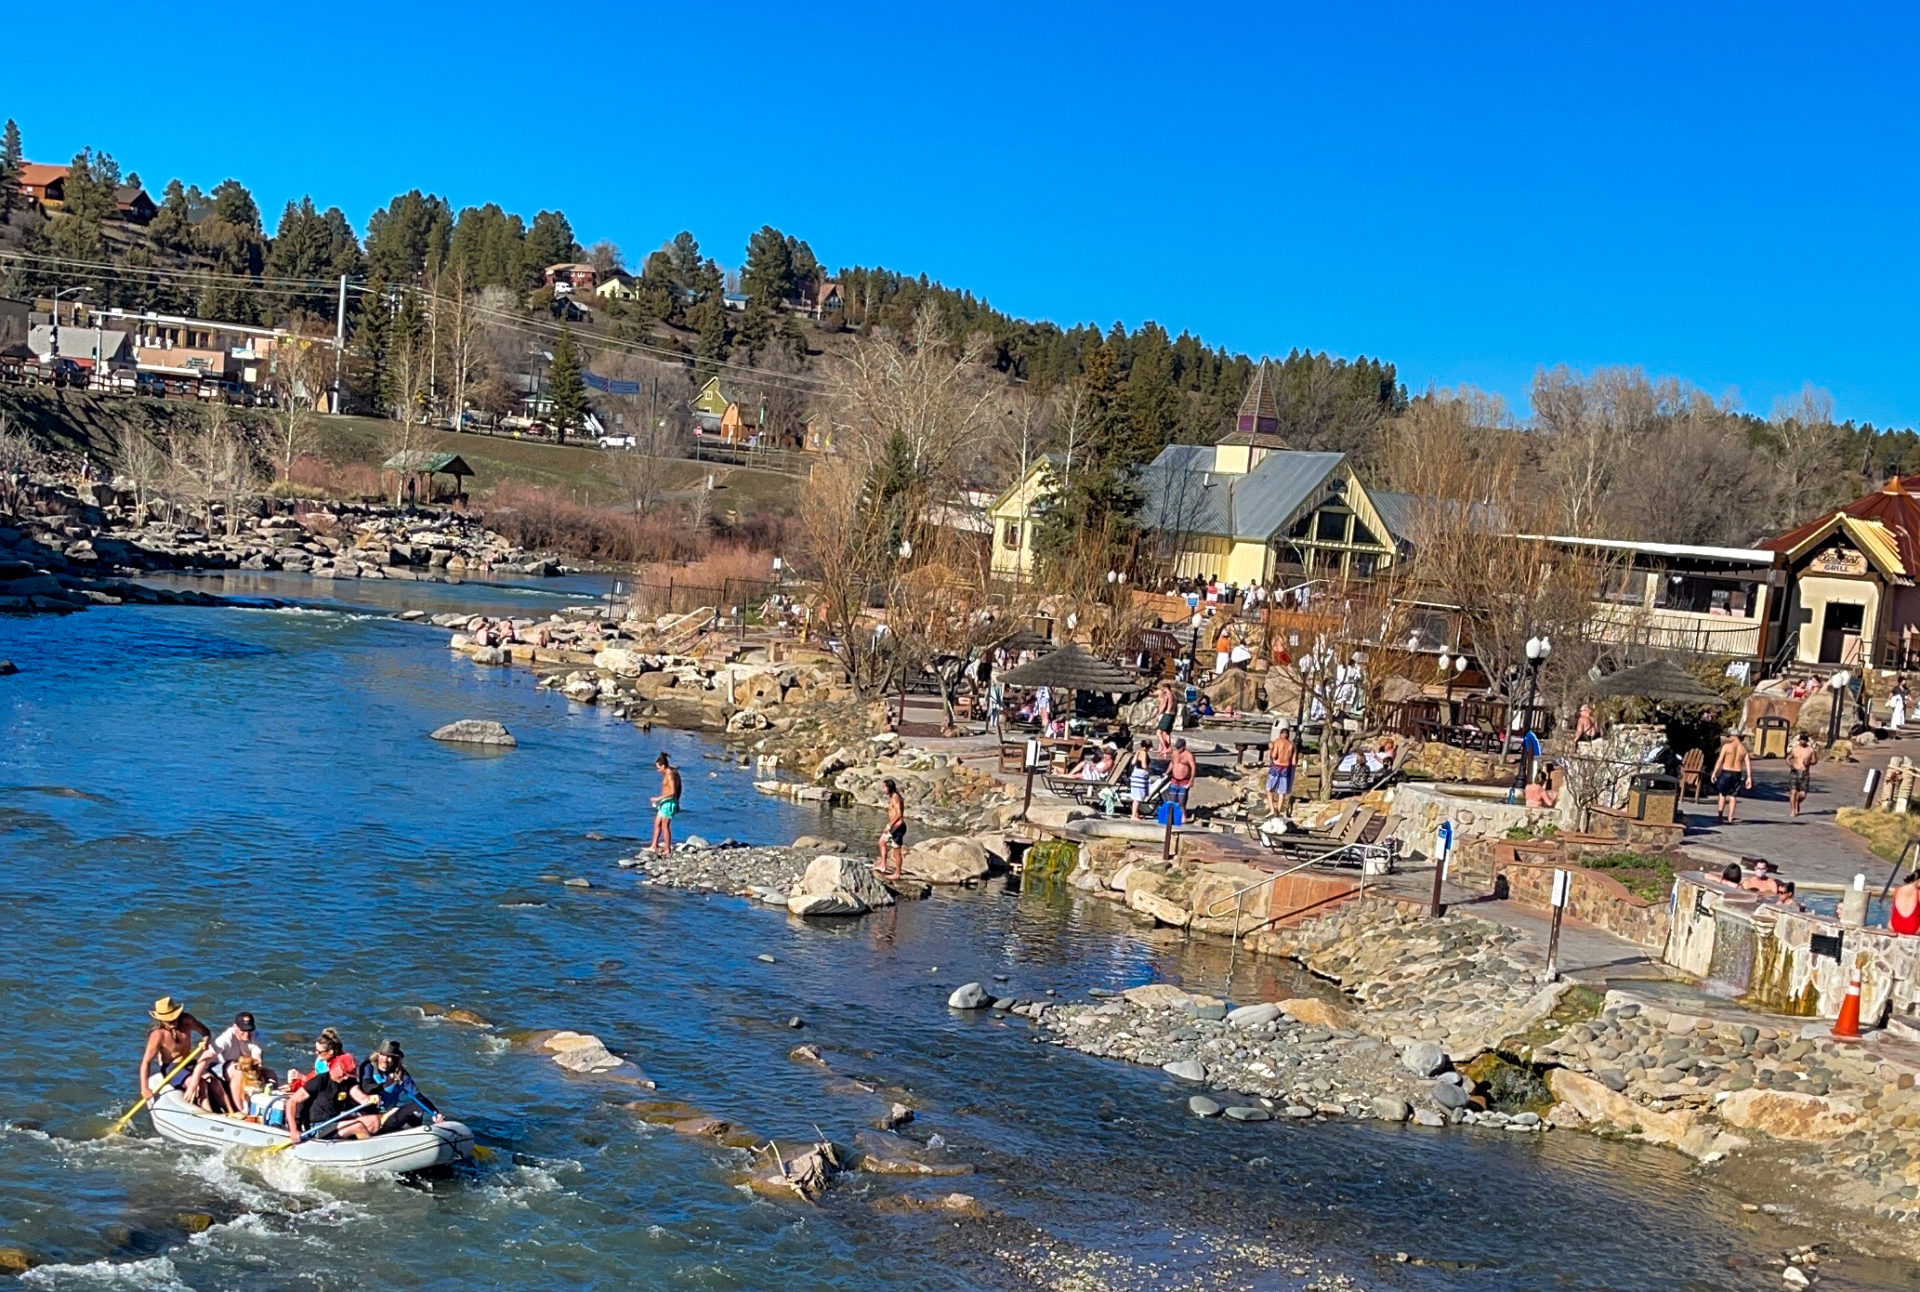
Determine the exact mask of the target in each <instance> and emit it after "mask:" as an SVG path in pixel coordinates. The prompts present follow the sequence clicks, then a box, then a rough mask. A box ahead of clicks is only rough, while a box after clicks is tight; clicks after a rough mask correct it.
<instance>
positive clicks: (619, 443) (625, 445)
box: [595, 435, 640, 449]
mask: <svg viewBox="0 0 1920 1292" xmlns="http://www.w3.org/2000/svg"><path fill="white" fill-rule="evenodd" d="M639 442H640V441H639V440H637V439H635V438H634V437H633V436H631V435H602V436H601V437H600V438H599V439H598V440H596V441H595V443H597V444H598V445H599V446H600V447H601V448H603V449H630V448H632V447H634V446H635V445H636V444H638V443H639Z"/></svg>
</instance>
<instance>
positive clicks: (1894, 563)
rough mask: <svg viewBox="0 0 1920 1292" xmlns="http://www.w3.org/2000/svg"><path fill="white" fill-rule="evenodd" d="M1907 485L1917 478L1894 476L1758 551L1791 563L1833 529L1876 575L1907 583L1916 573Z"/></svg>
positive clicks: (1918, 505) (1916, 501)
mask: <svg viewBox="0 0 1920 1292" xmlns="http://www.w3.org/2000/svg"><path fill="white" fill-rule="evenodd" d="M1910 482H1911V483H1910ZM1913 485H1920V477H1913V476H1909V477H1907V478H1906V479H1904V480H1903V479H1901V478H1900V477H1898V476H1896V477H1894V478H1893V479H1891V480H1888V481H1887V483H1886V484H1885V485H1883V486H1882V487H1881V488H1879V489H1876V490H1875V491H1874V492H1872V493H1870V494H1868V495H1866V496H1865V497H1863V498H1856V499H1854V500H1853V501H1852V502H1850V503H1848V504H1847V505H1846V506H1844V507H1842V508H1840V509H1839V510H1838V511H1831V512H1828V513H1827V514H1826V515H1824V516H1821V517H1820V518H1818V519H1817V520H1810V521H1808V522H1807V523H1806V524H1804V525H1800V526H1798V527H1796V528H1794V529H1790V530H1788V531H1787V532H1786V533H1784V534H1779V535H1776V536H1775V537H1773V538H1770V539H1767V540H1766V541H1765V542H1763V543H1761V544H1760V546H1761V547H1763V548H1766V549H1767V550H1769V551H1774V552H1783V553H1785V554H1786V557H1787V559H1788V560H1790V561H1797V560H1799V559H1800V558H1801V557H1802V556H1804V555H1806V554H1807V553H1808V552H1810V551H1812V550H1813V548H1814V547H1815V546H1817V545H1818V544H1820V543H1821V542H1824V541H1825V540H1826V539H1827V538H1828V537H1829V536H1831V535H1832V534H1833V533H1834V532H1835V531H1836V530H1838V531H1841V532H1843V533H1844V534H1845V536H1846V538H1847V539H1848V540H1849V541H1850V542H1852V543H1853V545H1854V546H1855V547H1857V548H1859V549H1860V550H1861V552H1863V553H1864V554H1865V555H1866V556H1867V558H1868V559H1869V560H1871V561H1873V563H1874V564H1875V565H1877V566H1879V567H1880V568H1881V571H1882V573H1884V574H1886V575H1888V576H1890V577H1892V578H1912V577H1914V576H1915V575H1916V574H1920V497H1916V496H1915V494H1914V493H1913V491H1912V486H1913Z"/></svg>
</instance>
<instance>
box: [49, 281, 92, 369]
mask: <svg viewBox="0 0 1920 1292" xmlns="http://www.w3.org/2000/svg"><path fill="white" fill-rule="evenodd" d="M88 290H89V288H88V287H86V286H80V287H62V288H60V289H58V290H57V291H55V292H54V294H53V321H52V326H51V333H52V338H53V339H52V341H51V342H49V344H48V347H47V366H48V367H49V368H54V367H57V366H58V361H59V359H60V298H61V297H62V296H65V295H67V294H68V293H69V292H71V293H72V294H73V298H74V299H75V300H78V299H80V297H82V296H85V295H86V294H87V292H88Z"/></svg>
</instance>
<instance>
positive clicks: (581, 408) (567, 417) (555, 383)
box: [547, 327, 587, 444]
mask: <svg viewBox="0 0 1920 1292" xmlns="http://www.w3.org/2000/svg"><path fill="white" fill-rule="evenodd" d="M547 398H548V399H550V400H552V401H553V425H554V429H555V431H557V432H558V434H559V437H560V442H561V443H562V444H565V443H566V442H567V432H568V431H572V430H578V429H579V427H580V423H581V422H582V421H583V420H584V419H585V417H586V415H587V383H586V380H585V379H584V378H583V377H582V376H581V371H580V351H579V350H578V349H577V348H576V347H575V346H574V344H573V329H572V328H565V327H563V328H561V329H560V339H559V340H558V341H557V342H555V343H554V347H553V364H552V366H551V367H549V368H548V369H547Z"/></svg>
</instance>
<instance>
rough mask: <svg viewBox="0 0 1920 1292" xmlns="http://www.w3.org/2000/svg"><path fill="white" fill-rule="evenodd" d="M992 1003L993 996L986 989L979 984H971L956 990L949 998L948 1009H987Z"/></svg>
mask: <svg viewBox="0 0 1920 1292" xmlns="http://www.w3.org/2000/svg"><path fill="white" fill-rule="evenodd" d="M992 1003H993V997H992V995H990V994H989V993H988V991H987V989H986V988H985V987H982V986H981V985H980V984H979V983H977V982H970V983H967V984H966V985H965V986H962V987H957V988H955V989H954V992H953V994H952V995H951V996H949V997H947V1008H948V1009H985V1008H986V1007H987V1006H988V1005H991V1004H992Z"/></svg>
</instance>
